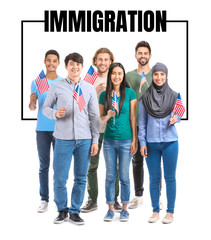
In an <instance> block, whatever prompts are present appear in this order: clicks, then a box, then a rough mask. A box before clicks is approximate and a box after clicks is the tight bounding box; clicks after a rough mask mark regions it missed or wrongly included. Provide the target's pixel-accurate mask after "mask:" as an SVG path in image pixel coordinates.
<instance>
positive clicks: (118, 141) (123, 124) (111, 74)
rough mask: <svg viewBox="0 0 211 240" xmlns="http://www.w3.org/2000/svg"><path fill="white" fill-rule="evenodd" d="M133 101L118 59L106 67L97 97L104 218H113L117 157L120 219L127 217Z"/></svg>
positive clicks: (133, 146)
mask: <svg viewBox="0 0 211 240" xmlns="http://www.w3.org/2000/svg"><path fill="white" fill-rule="evenodd" d="M115 103H116V104H115ZM136 105H137V99H136V94H135V92H134V90H133V89H131V88H128V87H127V83H126V79H125V70H124V67H123V66H122V64H121V63H113V64H112V65H111V66H110V68H109V71H108V77H107V87H106V91H104V92H102V93H101V94H100V97H99V108H100V117H101V121H102V122H107V125H106V129H105V133H104V141H103V153H104V158H105V163H106V203H107V204H108V212H107V214H106V215H105V217H104V221H112V220H113V218H114V206H113V205H114V203H115V181H116V167H117V159H118V161H119V179H120V184H121V202H122V211H121V212H120V221H128V219H129V213H128V211H127V205H128V203H129V201H130V179H129V166H130V161H131V155H133V154H135V152H136V138H137V132H136V116H135V112H136Z"/></svg>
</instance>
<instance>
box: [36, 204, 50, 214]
mask: <svg viewBox="0 0 211 240" xmlns="http://www.w3.org/2000/svg"><path fill="white" fill-rule="evenodd" d="M47 210H48V202H46V201H41V203H40V206H39V207H38V209H37V212H38V213H44V212H46V211H47Z"/></svg>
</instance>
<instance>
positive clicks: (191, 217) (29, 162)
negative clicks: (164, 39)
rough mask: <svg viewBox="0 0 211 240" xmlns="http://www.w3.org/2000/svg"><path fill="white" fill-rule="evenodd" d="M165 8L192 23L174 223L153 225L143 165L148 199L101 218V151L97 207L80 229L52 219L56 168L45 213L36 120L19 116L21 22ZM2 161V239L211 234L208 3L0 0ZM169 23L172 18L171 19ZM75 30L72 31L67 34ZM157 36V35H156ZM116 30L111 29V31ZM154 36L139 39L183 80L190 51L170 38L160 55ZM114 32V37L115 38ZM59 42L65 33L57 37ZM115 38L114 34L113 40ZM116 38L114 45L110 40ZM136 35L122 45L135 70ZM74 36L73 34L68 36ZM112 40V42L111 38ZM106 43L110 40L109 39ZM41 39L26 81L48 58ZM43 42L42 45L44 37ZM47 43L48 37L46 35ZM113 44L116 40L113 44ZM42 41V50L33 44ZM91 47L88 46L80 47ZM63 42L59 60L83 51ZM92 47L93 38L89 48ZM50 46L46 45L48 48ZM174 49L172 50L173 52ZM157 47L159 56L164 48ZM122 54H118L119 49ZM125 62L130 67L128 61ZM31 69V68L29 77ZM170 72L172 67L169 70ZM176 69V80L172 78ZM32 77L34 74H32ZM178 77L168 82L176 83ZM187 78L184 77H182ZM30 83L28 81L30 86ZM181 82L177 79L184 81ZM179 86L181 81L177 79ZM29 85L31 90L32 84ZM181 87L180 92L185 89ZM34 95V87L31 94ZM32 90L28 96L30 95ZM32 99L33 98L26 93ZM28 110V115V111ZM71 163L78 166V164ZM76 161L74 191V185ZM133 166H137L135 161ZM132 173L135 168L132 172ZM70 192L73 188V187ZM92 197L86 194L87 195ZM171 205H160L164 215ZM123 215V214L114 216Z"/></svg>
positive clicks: (206, 236)
mask: <svg viewBox="0 0 211 240" xmlns="http://www.w3.org/2000/svg"><path fill="white" fill-rule="evenodd" d="M90 9H91V10H99V9H100V10H104V9H105V10H110V9H112V10H143V11H146V10H153V11H154V10H167V19H168V20H188V21H189V114H190V115H189V121H182V122H181V123H180V125H178V126H177V129H178V133H179V137H180V154H179V160H178V168H177V189H178V190H177V201H176V208H175V221H174V222H173V223H172V224H170V225H163V224H161V222H158V223H156V224H149V223H147V219H148V217H149V216H150V215H151V206H150V198H149V191H148V172H147V169H146V165H145V192H144V204H143V206H141V207H140V208H138V209H136V210H131V211H130V220H129V222H127V223H120V222H119V221H118V219H115V221H114V222H112V223H105V222H103V217H104V215H105V213H106V210H107V207H106V204H105V192H104V181H105V165H104V160H103V156H102V155H101V159H100V167H99V170H98V171H99V191H100V193H99V199H98V203H99V210H98V211H95V212H92V213H89V214H81V217H82V218H83V219H84V220H85V221H86V225H84V226H81V227H78V226H75V225H72V224H68V223H65V224H62V225H55V224H53V219H54V217H56V215H57V213H56V209H55V207H54V203H53V191H52V176H53V173H52V167H51V171H50V182H51V185H50V189H51V192H50V197H51V199H50V206H49V211H48V212H47V213H45V214H38V213H37V212H36V209H37V207H38V204H39V190H38V189H39V184H38V169H39V163H38V158H37V151H36V141H35V137H36V136H35V127H36V122H35V121H21V20H36V19H37V20H41V19H43V14H44V10H90ZM1 10H2V14H1V15H0V18H1V38H0V41H1V44H0V47H1V57H0V61H1V94H0V98H1V99H0V100H1V118H0V121H1V124H0V128H1V129H0V132H1V140H2V141H1V167H0V184H1V185H0V190H1V197H0V201H1V205H0V206H1V220H0V221H1V232H0V235H1V239H16V238H17V239H18V238H20V239H60V238H61V239H64V238H72V239H73V237H74V238H77V239H99V238H105V239H117V238H118V239H129V238H146V239H155V238H156V239H169V238H170V239H179V238H184V239H185V238H188V239H191V238H193V237H195V238H198V239H199V238H200V239H210V230H209V226H210V169H211V164H210V161H211V158H210V150H209V149H210V133H211V131H210V121H209V119H210V114H209V109H210V108H209V100H210V88H211V84H210V74H209V69H210V50H211V49H210V42H211V37H210V33H209V31H210V20H211V19H210V12H209V6H208V1H204V0H202V1H200V2H199V1H189V2H188V1H184V0H183V1H180V0H178V1H175V2H172V1H146V2H143V1H142V2H141V1H132V0H131V1H130V2H127V3H123V2H122V1H115V2H114V1H106V2H102V1H87V2H86V1H75V2H73V1H43V2H42V3H38V2H37V1H34V2H31V1H18V2H16V1H10V2H8V3H4V5H3V4H2V3H1ZM168 25H169V24H168ZM66 35H67V36H69V35H71V34H70V33H67V34H66ZM152 35H155V37H154V39H152ZM113 36H114V34H111V37H113ZM156 36H157V35H156V34H153V33H151V34H147V33H140V40H142V39H145V40H148V41H149V42H150V44H151V46H152V54H153V58H152V60H151V62H150V64H151V65H152V64H153V63H155V62H156V61H164V60H165V62H166V60H167V61H168V62H167V63H166V64H167V66H170V68H171V71H170V70H169V81H171V80H170V79H172V80H173V81H175V79H179V78H180V72H181V71H182V72H184V71H185V70H184V67H183V69H182V70H181V69H180V68H176V70H175V66H177V64H178V66H179V65H180V63H184V49H183V47H182V46H181V45H179V46H180V47H179V48H177V40H178V41H179V38H180V36H177V38H175V42H174V43H171V44H172V45H173V46H174V47H175V49H176V50H175V49H174V48H173V49H172V48H170V50H168V51H169V55H168V56H167V55H165V59H162V57H163V55H162V51H163V52H166V50H164V49H165V47H168V48H169V46H170V45H169V44H166V43H165V46H163V47H162V48H161V49H159V46H160V45H161V44H162V43H161V42H159V41H158V38H157V37H156ZM52 37H54V35H53V34H52ZM114 37H115V36H114ZM55 39H56V41H57V42H59V41H60V39H59V35H58V34H56V35H55ZM54 41H55V40H51V39H48V43H45V44H46V45H45V46H49V47H48V48H49V49H50V48H53V47H54V45H53V43H54ZM112 41H113V40H112ZM112 41H111V43H112ZM138 41H139V39H137V37H135V38H134V39H133V38H132V39H131V35H130V33H128V34H127V43H128V46H127V48H128V49H127V52H126V48H125V47H122V48H121V54H123V55H126V56H127V55H128V57H130V59H131V65H128V66H126V71H129V70H132V69H134V68H136V66H137V63H136V61H135V59H133V51H134V46H135V44H136V43H137V42H138ZM70 42H71V38H70ZM106 43H108V42H106ZM111 43H108V44H111ZM36 44H37V45H38V43H37V39H36V38H35V39H34V42H33V43H31V52H29V53H27V54H28V55H27V64H28V66H27V72H26V74H27V75H25V76H24V78H25V79H26V77H27V81H29V82H31V80H32V79H33V78H34V77H36V75H37V69H38V72H39V71H40V68H44V66H43V65H42V66H39V67H38V68H37V62H38V58H41V59H40V60H39V64H41V62H42V61H43V54H44V53H45V51H46V49H42V48H43V45H42V46H36ZM39 44H40V43H39ZM43 44H44V41H43ZM95 46H96V47H94V48H93V49H91V50H92V51H91V52H89V54H88V55H87V57H86V59H85V61H86V62H85V64H86V65H85V69H88V67H89V65H90V63H89V61H90V57H92V55H93V51H95V49H97V48H98V47H101V44H99V43H98V44H96V45H95ZM110 46H111V48H112V45H108V47H110ZM37 47H40V55H39V56H37V51H34V50H33V49H34V48H35V49H36V48H37ZM84 47H85V46H83V48H82V50H83V49H84ZM64 48H65V51H64V52H62V49H63V45H62V46H61V47H59V49H58V51H59V52H61V53H62V54H61V59H63V58H64V57H65V55H66V54H68V53H69V52H71V51H72V50H73V51H78V52H81V54H82V55H83V51H79V50H80V49H79V46H76V48H74V46H71V45H70V49H69V50H68V48H67V47H66V46H64ZM86 48H87V49H88V48H89V47H88V44H87V45H86V47H85V49H86ZM47 50H48V49H47ZM112 50H113V52H114V54H115V55H116V56H117V57H116V58H118V59H116V60H118V61H122V62H123V60H122V59H124V58H123V57H122V55H121V54H120V53H119V51H118V52H117V51H116V48H114V49H112ZM172 51H173V54H170V53H171V52H172ZM158 53H159V54H158ZM118 54H119V55H118ZM123 64H125V65H127V61H126V60H124V62H123ZM62 68H63V63H62V62H61V65H60V67H59V73H60V71H61V74H60V75H62V74H63V70H62ZM30 72H32V73H33V74H31V75H30ZM170 72H171V73H170ZM170 74H171V78H170ZM28 78H29V79H28ZM173 81H172V84H171V82H170V85H171V86H172V88H173ZM181 84H182V83H181ZM29 85H30V84H29ZM178 86H179V85H178ZM175 87H176V89H175V90H177V91H179V90H180V89H177V85H175ZM25 91H28V89H26V90H25ZM182 91H183V90H181V92H182ZM27 94H28V97H29V94H30V92H27ZM27 94H26V95H27ZM26 97H27V96H26ZM27 114H28V113H27ZM72 167H73V166H72ZM72 167H71V170H70V181H69V183H68V189H71V186H72V182H73V179H72ZM131 170H132V167H131ZM131 173H132V172H131ZM163 185H164V187H163V192H162V199H163V202H164V203H165V184H164V183H163ZM69 192H70V191H69ZM133 194H134V192H133V181H132V174H131V197H132V196H133ZM86 199H87V195H86V196H85V200H86ZM164 215H165V210H162V211H161V217H163V216H164ZM116 217H118V215H116Z"/></svg>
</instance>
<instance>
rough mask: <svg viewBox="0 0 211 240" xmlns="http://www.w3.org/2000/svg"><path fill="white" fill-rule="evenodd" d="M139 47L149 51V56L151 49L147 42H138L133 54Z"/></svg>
mask: <svg viewBox="0 0 211 240" xmlns="http://www.w3.org/2000/svg"><path fill="white" fill-rule="evenodd" d="M140 47H146V48H148V49H149V54H151V47H150V45H149V43H148V42H146V41H140V42H138V43H137V45H136V48H135V52H137V50H138V48H140Z"/></svg>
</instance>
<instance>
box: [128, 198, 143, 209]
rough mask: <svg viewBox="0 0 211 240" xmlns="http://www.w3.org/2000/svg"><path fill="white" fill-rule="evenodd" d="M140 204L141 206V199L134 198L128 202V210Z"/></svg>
mask: <svg viewBox="0 0 211 240" xmlns="http://www.w3.org/2000/svg"><path fill="white" fill-rule="evenodd" d="M141 204H143V197H134V198H132V200H131V201H130V204H129V207H128V208H129V209H134V208H137V207H139V206H140V205H141Z"/></svg>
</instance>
